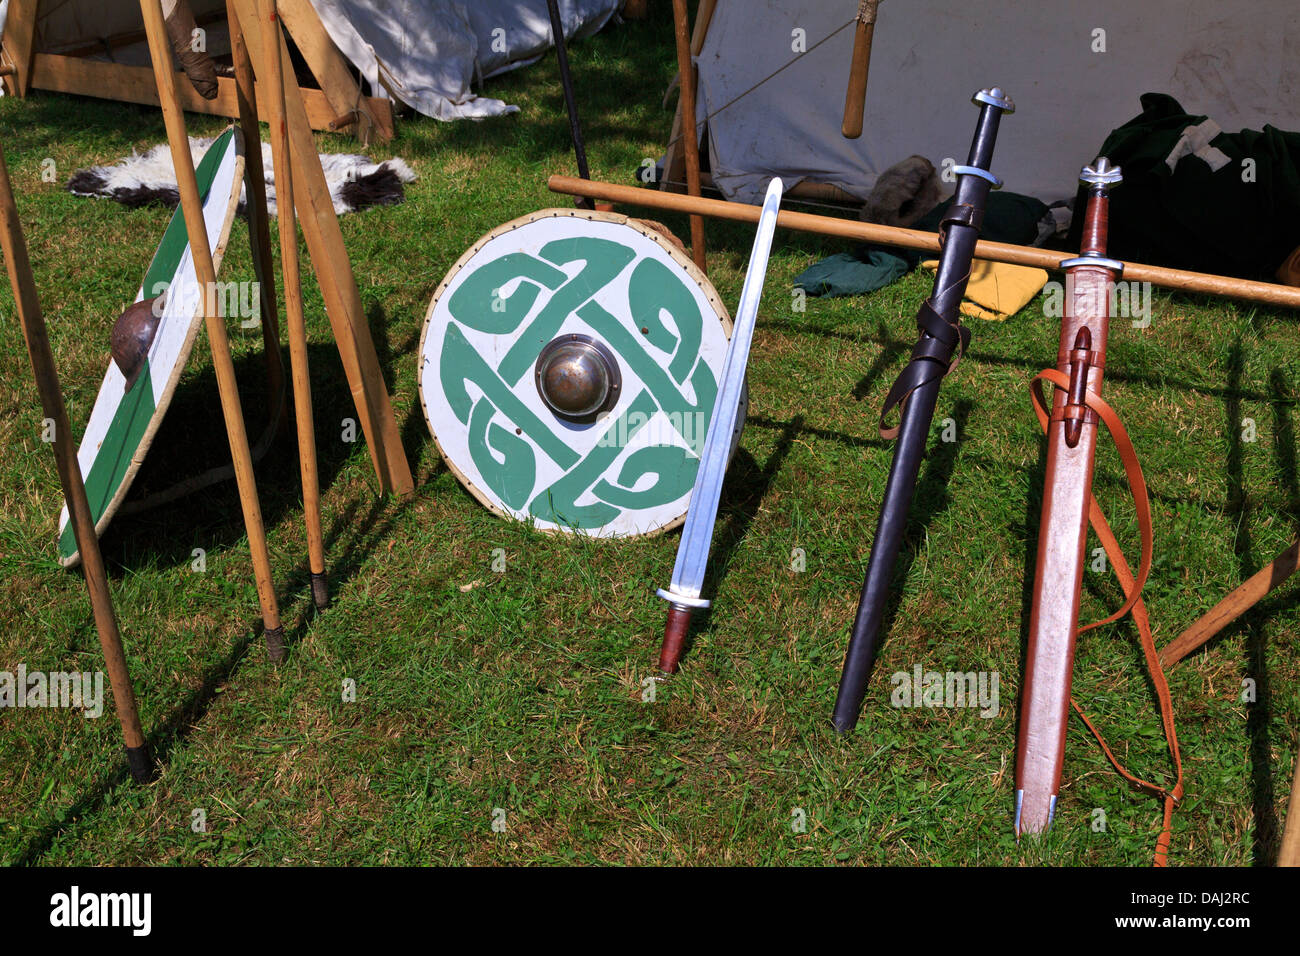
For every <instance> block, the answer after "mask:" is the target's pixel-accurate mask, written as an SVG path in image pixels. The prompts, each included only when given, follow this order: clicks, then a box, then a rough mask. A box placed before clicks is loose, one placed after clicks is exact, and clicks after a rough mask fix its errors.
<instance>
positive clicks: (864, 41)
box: [840, 0, 880, 139]
mask: <svg viewBox="0 0 1300 956" xmlns="http://www.w3.org/2000/svg"><path fill="white" fill-rule="evenodd" d="M879 3H880V0H862V2H861V3H859V4H858V17H857V29H855V30H854V32H853V61H852V63H851V64H850V65H849V86H848V89H847V90H846V91H845V94H844V123H843V125H841V127H840V132H841V133H842V134H844V138H845V139H857V138H858V137H859V136H861V135H862V115H863V111H864V110H866V107H867V74H868V73H869V72H870V71H871V39H872V37H873V36H874V35H875V32H876V7H877V6H878V5H879Z"/></svg>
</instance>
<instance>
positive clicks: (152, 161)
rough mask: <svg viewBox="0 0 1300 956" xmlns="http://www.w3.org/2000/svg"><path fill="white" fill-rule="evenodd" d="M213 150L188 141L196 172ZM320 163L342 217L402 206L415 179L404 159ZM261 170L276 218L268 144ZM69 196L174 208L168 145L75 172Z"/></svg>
mask: <svg viewBox="0 0 1300 956" xmlns="http://www.w3.org/2000/svg"><path fill="white" fill-rule="evenodd" d="M211 145H212V140H211V139H208V138H204V139H199V138H195V137H190V153H191V155H193V157H194V164H195V165H196V166H197V165H198V163H199V161H200V160H201V159H202V158H203V154H204V153H206V152H207V150H208V147H209V146H211ZM320 162H321V168H322V169H324V170H325V181H326V183H328V184H329V189H330V198H331V199H333V200H334V211H335V212H336V213H338V214H339V215H340V216H341V215H343V214H344V213H349V212H358V211H360V210H362V209H366V208H368V207H370V206H388V205H392V204H393V203H399V202H401V201H402V200H403V199H404V198H405V196H406V191H405V188H404V184H405V183H410V182H414V181H415V179H416V175H415V173H414V172H413V171H412V170H411V167H410V166H408V165H406V163H405V162H404V161H403V160H400V159H388V160H385V161H384V162H382V163H374V162H371V160H370V159H369V157H366V156H353V155H348V154H344V153H322V154H321V157H320ZM262 169H263V170H264V173H265V177H266V201H267V206H268V207H269V211H270V214H271V215H272V216H274V215H275V174H274V172H273V166H272V163H271V145H270V144H269V143H263V144H262ZM246 191H247V187H244V188H243V189H241V191H240V195H239V211H240V212H241V213H242V212H243V211H244V203H245V201H246V198H247V197H246V196H245V192H246ZM68 192H70V193H72V194H73V195H74V196H92V197H96V198H106V199H112V200H114V201H116V202H120V203H122V204H123V205H125V206H129V207H131V208H132V209H134V208H136V207H138V206H145V205H148V204H150V203H159V204H161V205H164V206H175V205H176V204H177V203H178V202H180V194H179V193H178V191H177V187H176V171H175V169H174V168H173V167H172V156H171V150H170V149H169V148H168V146H167V144H166V143H163V144H162V145H160V146H154V147H153V148H152V149H149V150H146V151H145V152H143V153H132V154H131V155H130V156H128V157H126V158H125V159H123V160H121V161H120V162H118V163H116V164H114V165H112V166H91V167H90V168H88V169H80V170H77V172H75V173H73V174H72V178H71V179H69V180H68Z"/></svg>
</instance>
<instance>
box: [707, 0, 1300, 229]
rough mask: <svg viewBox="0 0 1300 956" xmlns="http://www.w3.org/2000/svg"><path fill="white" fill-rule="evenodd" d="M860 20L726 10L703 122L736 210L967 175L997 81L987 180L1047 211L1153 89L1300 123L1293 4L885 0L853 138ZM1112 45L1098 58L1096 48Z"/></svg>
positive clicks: (1234, 124)
mask: <svg viewBox="0 0 1300 956" xmlns="http://www.w3.org/2000/svg"><path fill="white" fill-rule="evenodd" d="M857 8H858V0H718V6H717V9H716V10H715V11H714V14H713V19H712V22H711V23H710V26H709V31H708V35H707V38H706V41H705V43H704V46H703V49H702V50H701V52H700V56H699V57H698V60H697V62H698V64H699V82H700V93H701V95H700V96H699V97H698V101H699V107H698V118H699V119H700V120H703V119H704V118H705V117H706V116H707V117H708V118H709V119H708V128H709V134H708V144H707V145H708V148H709V156H710V162H711V166H712V173H713V181H714V183H715V185H717V186H718V187H719V188H720V189H721V190H722V192H723V194H724V195H725V196H726V197H727V198H728V199H736V200H742V201H744V202H750V203H758V202H761V201H762V197H763V192H764V190H765V189H766V186H767V182H768V180H769V179H770V178H771V177H773V176H780V177H781V178H782V179H784V180H785V181H786V185H787V188H789V187H790V186H792V185H793V184H794V183H795V182H798V181H800V180H804V179H807V180H810V181H813V182H822V183H830V184H832V185H835V186H839V187H840V188H841V189H844V190H846V191H848V192H849V193H851V194H853V195H855V196H857V197H859V198H863V199H865V198H866V196H867V195H868V193H869V192H870V190H871V187H872V185H873V184H874V182H875V178H876V176H877V174H878V173H880V172H882V171H883V170H885V169H888V168H889V167H890V166H891V165H893V164H894V163H896V162H898V161H899V160H900V159H903V158H904V157H906V156H909V155H911V154H913V153H919V154H921V155H922V156H925V157H926V158H928V159H929V160H930V161H931V162H933V163H934V164H935V166H936V167H939V168H940V170H941V171H942V168H943V161H944V160H945V159H948V160H953V161H955V162H957V163H964V162H965V161H966V155H967V150H968V149H969V145H970V138H971V135H972V134H973V132H974V130H975V120H976V111H975V108H974V107H973V106H971V104H970V97H971V94H972V93H974V92H975V91H976V90H978V89H981V88H983V87H988V86H994V85H996V86H1001V87H1002V88H1003V89H1004V90H1005V91H1006V93H1007V94H1008V95H1009V96H1010V97H1011V98H1012V99H1013V100H1014V101H1015V103H1016V107H1017V110H1016V113H1015V114H1014V115H1011V116H1007V117H1004V118H1003V120H1002V124H1001V130H1000V132H999V134H998V143H997V149H996V151H995V152H994V155H993V172H994V173H996V174H997V175H998V176H1000V177H1001V178H1002V179H1004V180H1005V182H1006V185H1007V188H1008V189H1012V190H1015V191H1016V192H1020V193H1027V194H1029V195H1032V196H1036V197H1038V198H1039V199H1042V200H1044V201H1047V202H1052V201H1054V200H1058V199H1064V198H1067V197H1069V196H1072V195H1073V194H1074V191H1075V185H1076V182H1077V179H1078V174H1079V170H1080V168H1081V167H1082V166H1083V165H1084V164H1085V163H1087V162H1088V161H1090V160H1092V159H1093V158H1094V157H1095V156H1096V151H1097V150H1098V149H1099V148H1100V147H1101V144H1102V141H1103V140H1104V139H1105V138H1106V135H1107V134H1108V133H1109V132H1110V131H1111V130H1112V129H1114V128H1115V127H1116V126H1118V125H1119V124H1121V123H1123V122H1124V121H1125V120H1127V119H1129V118H1130V117H1131V116H1133V114H1134V113H1135V112H1136V111H1137V109H1138V108H1139V104H1138V98H1139V97H1140V96H1141V95H1142V94H1143V93H1145V92H1147V91H1149V90H1158V91H1161V92H1164V93H1168V94H1170V95H1172V96H1174V97H1175V98H1176V99H1177V100H1178V101H1179V102H1180V103H1182V104H1183V106H1185V107H1186V108H1187V111H1188V112H1189V113H1193V114H1198V115H1205V116H1209V117H1210V118H1212V119H1213V120H1214V121H1215V122H1216V123H1218V124H1219V126H1220V127H1222V128H1223V129H1225V130H1232V131H1236V130H1238V129H1241V128H1248V129H1261V128H1262V127H1263V126H1264V125H1265V124H1272V125H1273V126H1276V127H1279V128H1282V129H1298V128H1300V70H1298V69H1297V68H1296V66H1295V63H1296V53H1297V51H1300V18H1297V17H1295V16H1294V4H1293V3H1292V2H1291V0H1247V2H1243V3H1239V4H1233V5H1227V6H1225V5H1224V4H1222V3H1220V2H1211V0H1143V2H1141V3H1134V2H1133V0H1092V2H1090V3H1077V4H1064V3H1024V2H1023V0H982V2H980V3H968V2H965V3H963V2H956V0H909V2H907V3H900V2H893V0H885V2H883V3H881V5H880V11H879V14H878V16H877V20H876V27H875V41H874V43H873V45H872V52H871V71H870V76H869V80H868V84H867V109H866V117H865V123H864V132H863V134H862V137H861V138H860V139H857V140H846V139H845V138H844V137H843V136H842V135H841V134H840V122H841V120H842V118H843V111H844V92H845V86H846V85H847V82H848V71H849V61H850V58H851V54H852V49H853V26H852V20H853V17H854V15H855V14H856V12H857ZM1099 29H1100V30H1104V31H1105V32H1104V35H1102V34H1097V33H1096V32H1095V31H1097V30H1099ZM800 31H802V32H800ZM836 31H838V32H836ZM832 34H833V36H832ZM826 37H831V39H829V40H827V41H826V42H825V43H823V44H822V45H820V46H817V44H818V43H819V41H822V40H823V39H825V38H826ZM801 38H802V40H803V48H804V49H806V50H807V51H808V54H807V55H806V56H803V57H801V58H800V57H799V54H798V52H796V50H795V49H794V47H795V46H797V45H798V44H799V42H800V40H801ZM1102 43H1104V49H1105V52H1100V51H1098V52H1094V48H1098V47H1099V46H1100V45H1101V44H1102ZM814 47H815V49H814ZM792 61H794V62H793V64H792V65H790V66H789V67H788V68H786V69H783V70H780V72H777V73H776V75H775V76H772V78H771V79H767V80H766V81H764V80H765V78H766V77H768V76H770V75H771V74H773V73H774V72H776V71H777V70H779V69H780V68H781V67H782V66H783V65H785V64H787V63H791V62H792ZM756 84H757V88H755V89H752V91H751V87H755V85H756Z"/></svg>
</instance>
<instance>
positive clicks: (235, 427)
mask: <svg viewBox="0 0 1300 956" xmlns="http://www.w3.org/2000/svg"><path fill="white" fill-rule="evenodd" d="M140 11H141V13H143V15H144V26H145V31H146V33H147V34H148V38H149V54H150V57H151V59H152V60H153V71H154V77H155V78H156V79H157V82H158V98H159V100H160V101H161V103H162V112H163V120H164V122H165V123H166V125H167V139H168V141H169V142H170V143H171V152H172V164H173V165H174V166H175V167H176V184H177V187H178V189H179V192H180V197H181V210H182V213H183V215H184V218H185V230H186V233H187V234H188V235H189V240H190V253H191V255H193V257H194V271H195V273H196V274H197V276H198V280H199V285H200V287H201V288H202V292H203V294H202V296H201V300H200V301H201V303H202V304H201V306H200V307H201V308H202V310H203V321H204V324H205V326H206V327H207V331H208V340H209V342H210V343H211V345H212V365H213V369H214V370H215V372H216V376H217V390H218V392H219V393H220V396H221V411H222V414H223V415H224V416H225V419H226V437H227V439H228V440H229V442H230V455H231V459H232V460H233V462H234V466H235V480H236V482H237V483H238V485H239V503H240V505H241V507H242V508H243V512H244V528H245V530H246V531H247V533H248V547H249V550H250V551H251V552H252V558H253V573H254V575H255V576H256V578H257V597H258V601H259V603H260V604H261V606H262V627H263V630H264V632H265V638H266V650H267V656H268V657H270V659H271V660H272V661H276V662H278V661H281V660H283V659H284V628H283V627H281V625H280V608H279V605H278V603H277V602H276V597H275V586H274V584H273V582H272V578H271V555H270V552H269V551H268V550H267V545H266V529H265V528H264V527H263V526H262V508H261V506H260V505H259V504H258V501H257V481H256V478H255V477H254V475H253V459H252V455H251V454H250V453H249V450H248V435H247V433H246V432H245V429H244V412H243V409H242V408H241V407H240V402H239V383H238V382H237V381H236V379H235V364H234V362H233V361H232V360H231V358H230V340H229V339H228V337H227V335H226V323H225V319H224V317H222V316H220V315H218V314H217V310H216V308H214V305H215V299H216V296H215V290H216V284H217V278H216V272H215V270H214V269H213V266H212V249H211V247H210V246H209V244H208V233H207V229H206V228H205V226H204V219H203V203H202V201H201V200H200V198H199V185H198V181H197V180H196V179H195V176H194V158H193V156H191V155H190V144H189V139H188V138H187V137H186V134H185V114H184V113H183V112H182V111H181V105H180V101H179V100H178V99H177V97H176V71H175V70H174V69H173V67H172V59H171V50H170V48H169V47H168V45H167V29H166V27H165V26H164V24H163V13H162V3H161V0H140Z"/></svg>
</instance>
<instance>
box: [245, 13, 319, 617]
mask: <svg viewBox="0 0 1300 956" xmlns="http://www.w3.org/2000/svg"><path fill="white" fill-rule="evenodd" d="M261 12H262V58H263V62H264V63H265V64H267V66H268V69H267V71H266V74H265V77H264V85H265V88H266V93H267V96H266V99H267V102H268V103H269V104H270V107H271V108H270V110H269V113H270V115H269V116H268V117H267V119H268V121H269V123H270V129H271V134H270V135H271V157H272V161H273V163H274V166H275V187H276V195H277V199H278V202H277V204H276V213H277V216H278V218H279V221H280V265H281V268H282V269H283V270H284V309H285V317H286V320H287V322H288V324H289V361H290V363H291V365H292V368H293V372H292V374H293V404H294V410H295V411H296V413H297V416H296V417H297V423H298V427H297V432H298V462H299V465H300V467H301V471H302V507H303V515H304V517H305V519H306V522H307V556H308V561H309V563H310V566H311V597H312V601H313V603H315V605H316V608H317V609H318V610H323V609H324V608H325V606H326V605H327V604H329V584H328V582H327V580H326V577H325V538H324V535H323V534H322V533H321V518H320V476H319V473H318V471H317V466H316V424H315V421H314V419H313V416H312V407H311V374H310V371H309V369H308V366H307V322H306V319H305V318H304V316H303V310H302V279H301V274H300V269H299V262H298V223H297V219H296V218H295V217H294V209H293V202H294V199H293V171H292V169H291V168H290V161H289V127H288V124H287V123H286V122H285V118H284V64H283V62H282V61H281V59H280V21H279V18H278V17H277V14H276V0H261Z"/></svg>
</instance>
